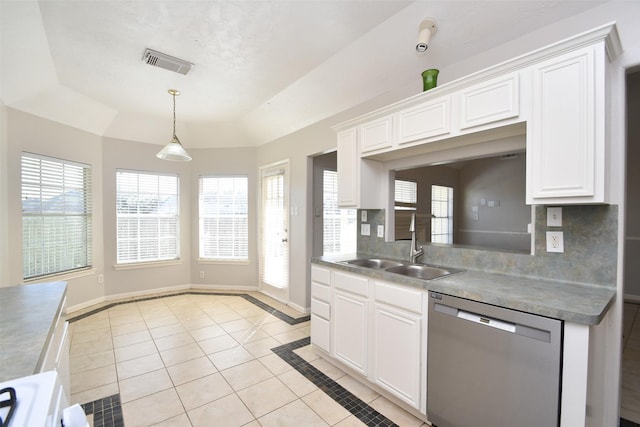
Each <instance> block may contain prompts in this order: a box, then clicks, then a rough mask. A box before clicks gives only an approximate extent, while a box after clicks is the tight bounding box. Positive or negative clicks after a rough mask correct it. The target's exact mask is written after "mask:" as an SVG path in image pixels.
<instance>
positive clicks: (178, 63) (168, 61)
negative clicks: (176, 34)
mask: <svg viewBox="0 0 640 427" xmlns="http://www.w3.org/2000/svg"><path fill="white" fill-rule="evenodd" d="M142 60H143V61H144V62H146V63H147V64H149V65H153V66H154V67H160V68H164V69H165V70H169V71H175V72H176V73H180V74H187V73H188V72H189V70H190V69H191V67H192V66H193V63H191V62H189V61H185V60H184V59H180V58H176V57H174V56H171V55H167V54H166V53H162V52H158V51H156V50H152V49H149V48H147V49H145V51H144V55H143V56H142Z"/></svg>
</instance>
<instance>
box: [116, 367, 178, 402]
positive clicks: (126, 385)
mask: <svg viewBox="0 0 640 427" xmlns="http://www.w3.org/2000/svg"><path fill="white" fill-rule="evenodd" d="M119 386H120V399H121V400H122V402H130V401H132V400H136V399H140V398H141V397H145V396H149V395H151V394H154V393H157V392H159V391H162V390H166V389H169V388H173V382H171V378H170V377H169V374H168V373H167V370H166V369H158V370H156V371H152V372H147V373H146V374H142V375H138V376H135V377H131V378H127V379H125V380H121V381H120V382H119Z"/></svg>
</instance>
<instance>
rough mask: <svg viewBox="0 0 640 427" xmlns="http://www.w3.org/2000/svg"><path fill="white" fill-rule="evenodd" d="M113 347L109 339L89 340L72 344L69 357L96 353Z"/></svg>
mask: <svg viewBox="0 0 640 427" xmlns="http://www.w3.org/2000/svg"><path fill="white" fill-rule="evenodd" d="M112 348H113V343H112V342H111V340H110V339H109V340H102V341H89V342H83V343H78V344H72V345H71V347H70V349H69V356H70V357H78V356H86V355H87V354H91V353H98V352H101V351H105V350H110V349H112Z"/></svg>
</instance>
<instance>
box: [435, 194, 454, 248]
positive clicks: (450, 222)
mask: <svg viewBox="0 0 640 427" xmlns="http://www.w3.org/2000/svg"><path fill="white" fill-rule="evenodd" d="M436 187H437V188H442V189H443V190H442V191H446V194H447V196H446V198H442V199H441V198H438V199H436V194H437V193H439V191H435V188H436ZM453 190H454V189H453V187H450V186H447V185H438V184H432V185H431V242H434V243H446V244H451V243H453V203H454V198H453V197H454V196H453ZM436 203H441V204H442V203H446V210H447V215H446V216H439V217H438V216H436V215H435V214H434V205H435V204H436ZM443 220H445V221H446V224H447V233H435V232H434V230H435V229H436V228H439V227H436V226H435V223H436V222H439V221H443ZM438 236H446V240H447V241H442V239H439V238H438ZM434 238H435V239H434Z"/></svg>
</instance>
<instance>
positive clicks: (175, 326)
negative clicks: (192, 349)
mask: <svg viewBox="0 0 640 427" xmlns="http://www.w3.org/2000/svg"><path fill="white" fill-rule="evenodd" d="M149 332H150V333H151V336H152V337H153V339H156V340H157V339H158V338H164V337H168V336H170V335H175V334H180V333H186V332H187V330H186V329H185V328H184V326H182V323H172V324H170V325H164V326H158V327H153V328H151V327H150V328H149Z"/></svg>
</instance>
